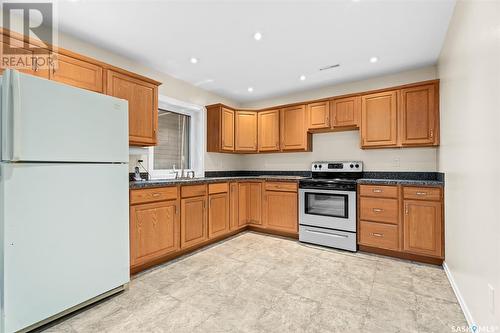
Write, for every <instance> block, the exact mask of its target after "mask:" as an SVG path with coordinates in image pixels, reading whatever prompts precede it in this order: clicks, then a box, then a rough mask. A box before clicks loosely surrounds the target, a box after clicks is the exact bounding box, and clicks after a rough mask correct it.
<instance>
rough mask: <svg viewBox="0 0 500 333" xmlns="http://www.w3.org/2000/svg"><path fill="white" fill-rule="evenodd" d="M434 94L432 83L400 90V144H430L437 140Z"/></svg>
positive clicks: (436, 115) (436, 107)
mask: <svg viewBox="0 0 500 333" xmlns="http://www.w3.org/2000/svg"><path fill="white" fill-rule="evenodd" d="M435 96H436V93H435V85H434V84H428V85H425V86H418V87H412V88H408V89H402V90H401V106H400V110H401V112H400V115H401V117H400V119H401V122H400V124H401V125H400V128H401V144H402V145H432V144H434V143H435V142H437V141H436V136H437V133H436V124H437V118H438V114H437V109H438V106H437V103H436V98H435Z"/></svg>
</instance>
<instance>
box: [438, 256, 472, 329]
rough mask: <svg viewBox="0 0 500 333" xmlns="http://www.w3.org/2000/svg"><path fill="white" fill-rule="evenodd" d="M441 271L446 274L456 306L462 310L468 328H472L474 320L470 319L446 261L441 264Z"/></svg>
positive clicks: (467, 308) (470, 316) (465, 304)
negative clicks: (455, 298) (455, 299)
mask: <svg viewBox="0 0 500 333" xmlns="http://www.w3.org/2000/svg"><path fill="white" fill-rule="evenodd" d="M443 269H444V271H445V273H446V277H447V278H448V281H450V284H451V288H452V289H453V292H454V293H455V296H456V297H457V300H458V304H460V308H462V312H463V313H464V316H465V320H467V324H469V327H472V325H474V319H473V318H472V314H471V313H470V311H469V307H468V306H467V303H465V299H464V298H463V296H462V293H461V292H460V289H459V288H458V285H457V283H456V282H455V279H454V278H453V274H452V273H451V271H450V268H449V267H448V265H447V264H446V261H445V262H443Z"/></svg>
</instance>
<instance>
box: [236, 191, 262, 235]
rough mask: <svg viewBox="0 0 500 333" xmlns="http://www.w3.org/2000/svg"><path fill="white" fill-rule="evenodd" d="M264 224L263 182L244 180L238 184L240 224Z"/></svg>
mask: <svg viewBox="0 0 500 333" xmlns="http://www.w3.org/2000/svg"><path fill="white" fill-rule="evenodd" d="M246 224H256V225H260V224H262V183H261V182H244V183H239V186H238V225H239V226H244V225H246Z"/></svg>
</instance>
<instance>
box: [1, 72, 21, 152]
mask: <svg viewBox="0 0 500 333" xmlns="http://www.w3.org/2000/svg"><path fill="white" fill-rule="evenodd" d="M20 103H21V84H20V77H19V72H18V71H16V70H12V69H6V70H5V72H4V73H3V82H2V132H3V133H2V138H1V141H2V157H1V159H2V160H7V161H17V160H19V159H20V153H21V152H20V149H21V143H20V135H19V134H20V133H21V128H20V127H21V104H20Z"/></svg>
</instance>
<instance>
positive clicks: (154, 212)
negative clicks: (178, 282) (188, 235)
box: [130, 200, 180, 267]
mask: <svg viewBox="0 0 500 333" xmlns="http://www.w3.org/2000/svg"><path fill="white" fill-rule="evenodd" d="M178 211H179V210H178V201H177V200H168V201H161V202H154V203H146V204H139V205H135V206H131V207H130V265H131V267H134V266H138V265H141V264H144V263H147V262H149V261H152V260H154V259H157V258H160V257H162V256H165V255H167V254H169V253H173V252H175V251H177V250H179V240H180V239H179V229H180V227H179V214H178Z"/></svg>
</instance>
